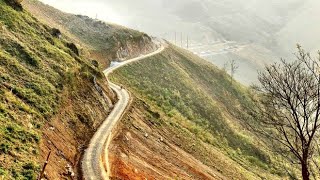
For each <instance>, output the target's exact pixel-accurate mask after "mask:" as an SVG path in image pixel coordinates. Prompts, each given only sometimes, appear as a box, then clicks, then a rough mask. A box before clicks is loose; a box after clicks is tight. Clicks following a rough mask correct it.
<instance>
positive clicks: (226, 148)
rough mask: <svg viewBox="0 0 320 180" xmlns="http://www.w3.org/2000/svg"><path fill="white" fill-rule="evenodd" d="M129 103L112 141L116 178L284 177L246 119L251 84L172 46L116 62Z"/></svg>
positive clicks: (114, 77) (117, 77)
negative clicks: (151, 54) (134, 59)
mask: <svg viewBox="0 0 320 180" xmlns="http://www.w3.org/2000/svg"><path fill="white" fill-rule="evenodd" d="M111 80H112V81H114V82H117V83H122V84H123V85H125V86H126V87H127V88H128V90H129V91H130V92H132V95H133V96H134V102H133V104H134V105H133V106H132V108H130V110H129V113H128V114H127V115H126V116H125V117H124V119H123V120H122V122H121V125H120V126H119V129H118V133H117V135H116V136H115V138H114V140H113V141H112V142H111V145H110V155H109V156H110V157H109V159H110V162H111V163H112V166H111V170H112V171H111V177H113V178H114V179H128V178H130V179H144V178H147V179H170V178H173V179H175V178H177V179H283V178H286V173H284V172H285V171H284V170H283V169H282V167H281V165H280V163H279V161H278V160H279V159H278V158H279V157H277V156H275V155H274V154H272V153H270V152H269V151H268V146H267V145H265V144H262V143H261V141H260V140H259V137H257V136H255V135H254V134H252V133H251V132H250V131H248V130H247V128H246V127H245V126H244V122H245V121H247V120H249V119H250V118H252V117H251V116H250V115H249V113H248V109H247V108H248V107H250V106H252V102H251V100H250V98H249V91H248V89H246V88H245V87H243V86H242V85H240V84H238V83H237V82H235V81H231V80H230V77H229V76H228V75H227V74H226V72H224V71H222V70H219V69H218V68H216V67H215V66H213V65H212V64H210V63H208V62H206V61H204V60H202V59H200V58H198V57H196V56H194V55H193V54H192V53H189V52H187V51H184V50H181V49H178V48H176V47H174V46H171V47H170V48H169V49H167V50H165V51H164V52H163V53H161V54H160V55H157V56H154V57H151V58H148V59H145V60H143V61H139V62H136V63H133V64H131V65H130V66H126V67H124V68H121V69H118V70H116V71H115V72H114V74H113V75H112V77H111Z"/></svg>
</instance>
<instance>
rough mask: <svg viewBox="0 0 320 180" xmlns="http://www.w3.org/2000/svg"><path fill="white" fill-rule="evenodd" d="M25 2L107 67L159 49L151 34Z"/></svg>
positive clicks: (35, 13)
mask: <svg viewBox="0 0 320 180" xmlns="http://www.w3.org/2000/svg"><path fill="white" fill-rule="evenodd" d="M23 5H24V7H25V8H26V9H28V10H29V11H30V12H32V14H33V15H34V16H35V17H37V18H38V19H39V20H41V21H42V22H44V23H46V24H49V25H50V26H51V27H55V28H58V29H60V30H61V31H62V32H63V33H65V34H67V35H68V37H70V38H72V40H73V41H76V42H78V43H79V44H82V45H83V46H85V47H86V48H87V49H88V53H89V57H90V58H93V59H96V60H98V61H99V62H100V63H101V64H102V65H103V67H104V68H107V67H108V65H109V63H110V62H111V61H112V60H115V59H119V60H125V59H130V58H134V57H137V56H139V55H140V54H146V53H148V52H152V51H154V50H156V47H155V46H154V44H153V43H152V40H151V38H150V37H149V36H148V35H147V34H145V33H142V32H139V31H135V30H131V29H128V28H126V27H123V26H119V25H115V24H108V23H105V22H102V21H100V20H97V19H91V18H89V17H87V16H82V15H74V14H68V13H64V12H61V11H59V10H57V9H55V8H53V7H51V6H48V5H45V4H43V3H42V2H40V1H37V0H25V1H24V2H23Z"/></svg>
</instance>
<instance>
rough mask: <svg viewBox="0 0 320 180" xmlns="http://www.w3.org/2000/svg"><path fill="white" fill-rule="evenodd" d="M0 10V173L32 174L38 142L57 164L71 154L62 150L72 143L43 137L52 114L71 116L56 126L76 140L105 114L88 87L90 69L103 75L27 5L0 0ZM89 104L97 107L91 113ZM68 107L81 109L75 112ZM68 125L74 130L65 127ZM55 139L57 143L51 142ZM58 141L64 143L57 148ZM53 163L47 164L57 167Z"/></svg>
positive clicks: (23, 176) (41, 152)
mask: <svg viewBox="0 0 320 180" xmlns="http://www.w3.org/2000/svg"><path fill="white" fill-rule="evenodd" d="M0 12H1V13H0V125H1V126H0V178H4V179H35V178H36V176H37V175H38V173H39V169H40V164H39V163H40V162H41V163H42V162H43V159H44V157H45V156H46V153H47V151H46V152H45V151H44V150H43V149H40V146H43V148H44V149H46V150H47V149H49V148H51V149H52V150H54V152H53V155H52V160H57V161H58V160H59V162H60V161H61V164H60V166H62V169H64V166H65V165H66V164H65V163H70V164H72V163H71V161H73V159H75V158H74V157H73V155H74V154H71V153H69V154H67V153H68V152H69V151H73V149H76V148H74V146H73V145H72V144H70V143H69V142H59V141H58V142H52V139H51V138H50V137H48V134H50V133H47V132H48V131H47V129H45V128H48V125H47V124H48V123H50V122H51V119H54V118H56V117H61V119H60V118H59V119H58V120H56V121H57V124H62V122H64V121H65V123H71V121H72V122H73V124H70V126H67V127H66V129H61V131H65V132H68V133H69V132H72V133H74V135H71V138H70V139H72V140H75V139H78V138H83V134H78V133H91V131H89V130H87V129H90V128H94V127H95V126H97V125H96V124H97V123H99V122H98V121H99V120H103V119H104V118H105V116H106V113H100V112H101V111H103V110H104V106H105V103H104V102H103V100H101V97H99V93H97V92H95V91H94V89H92V87H93V82H92V77H93V75H96V76H97V77H99V78H102V75H101V74H100V73H99V70H98V69H96V68H95V67H94V66H93V65H91V62H89V61H86V60H84V59H83V58H81V57H78V56H77V55H76V54H75V53H73V52H72V50H70V49H69V48H68V47H67V45H66V44H67V43H68V42H67V41H66V40H64V39H58V38H55V37H53V36H52V35H51V34H50V32H51V28H49V27H48V26H45V25H43V24H41V23H40V22H39V21H37V20H36V19H35V18H34V17H33V16H31V15H30V14H29V13H27V12H26V11H16V10H14V9H13V8H11V7H10V6H7V5H6V4H5V3H4V1H3V0H0ZM99 78H98V79H99ZM99 81H100V80H99ZM99 98H100V99H99ZM75 99H78V100H79V99H80V100H81V102H82V103H83V102H87V104H86V106H84V104H82V105H81V104H80V105H79V104H76V101H73V100H75ZM67 101H71V102H69V103H68V106H70V107H71V110H67V109H64V110H63V111H62V110H61V105H62V104H66V102H67ZM90 108H92V109H95V110H96V111H97V113H95V114H93V113H91V114H90V112H88V111H89V110H90V111H92V109H90ZM72 109H77V110H82V111H80V112H78V114H75V112H74V111H75V110H72ZM88 109H89V110H88ZM99 111H100V112H99ZM94 115H95V118H96V119H93V116H94ZM71 125H72V126H71ZM85 126H87V127H85ZM70 127H72V128H74V129H78V130H79V132H78V133H77V130H75V131H71V130H68V129H67V128H69V129H70ZM81 128H82V129H83V130H81ZM70 134H71V133H70ZM70 134H68V136H70ZM43 136H45V140H44V139H43V138H42V137H43ZM66 138H67V137H66ZM83 139H85V138H83ZM48 142H50V143H51V146H50V147H49V145H48ZM54 143H56V144H57V146H58V147H57V146H52V144H54ZM59 143H60V144H61V143H62V145H61V146H63V144H64V145H65V146H68V148H69V149H67V151H64V149H62V148H61V149H59V146H60V144H59ZM64 148H65V147H64ZM58 151H59V152H61V153H66V155H65V157H64V158H63V159H62V158H60V159H59V158H58V157H57V155H56V153H57V152H58ZM77 153H78V152H77ZM69 155H70V157H68V156H69ZM72 165H75V164H72ZM49 166H51V164H49ZM52 166H53V167H54V165H52ZM58 167H59V166H58V165H57V166H56V167H55V168H53V169H51V170H52V171H58V170H61V169H59V168H58ZM49 169H50V167H49ZM52 173H54V172H52ZM58 173H61V171H60V172H57V174H58ZM55 178H58V177H55Z"/></svg>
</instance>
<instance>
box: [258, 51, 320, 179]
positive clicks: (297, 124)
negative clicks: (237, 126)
mask: <svg viewBox="0 0 320 180" xmlns="http://www.w3.org/2000/svg"><path fill="white" fill-rule="evenodd" d="M296 58H297V60H296V61H294V62H286V61H285V60H282V61H281V63H276V64H273V65H270V66H268V67H266V70H265V72H262V73H260V74H259V81H260V83H261V85H262V87H261V90H262V92H263V93H262V98H259V101H260V102H259V103H260V104H261V107H260V108H259V109H260V112H261V114H262V115H263V116H262V118H261V119H260V121H261V122H262V124H263V126H264V129H265V130H264V132H267V136H268V138H269V139H272V141H273V142H274V144H275V145H276V146H277V148H279V150H280V151H278V152H281V153H286V154H282V155H284V156H286V157H287V158H288V159H289V160H290V161H291V162H292V163H296V164H299V165H300V167H301V174H302V177H303V179H304V180H309V179H310V173H311V172H312V169H311V163H312V162H313V157H314V154H315V153H314V152H315V150H316V148H317V146H318V144H317V141H316V140H317V138H319V127H320V120H319V118H320V53H319V57H318V59H313V58H311V56H310V54H309V53H306V52H305V51H304V50H303V49H302V48H301V47H300V46H299V45H298V53H297V54H296Z"/></svg>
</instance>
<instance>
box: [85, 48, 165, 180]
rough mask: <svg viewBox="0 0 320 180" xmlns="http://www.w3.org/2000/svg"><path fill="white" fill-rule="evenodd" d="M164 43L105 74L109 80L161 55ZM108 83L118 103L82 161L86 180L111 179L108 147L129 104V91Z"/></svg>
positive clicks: (117, 65)
mask: <svg viewBox="0 0 320 180" xmlns="http://www.w3.org/2000/svg"><path fill="white" fill-rule="evenodd" d="M163 44H164V43H161V42H159V48H158V50H156V51H154V52H152V53H150V54H147V55H141V56H139V57H136V58H133V59H130V60H127V61H124V62H121V63H115V64H114V65H113V66H111V67H110V68H108V69H106V70H105V71H104V72H103V73H104V74H105V76H106V78H107V79H108V75H109V74H110V73H112V72H113V71H114V70H116V69H118V68H120V67H122V66H124V65H126V64H129V63H132V62H135V61H139V60H142V59H145V58H148V57H151V56H154V55H156V54H158V53H161V52H162V51H163V50H164V49H165V47H164V45H163ZM108 83H109V85H110V87H111V89H112V90H113V91H114V92H115V93H116V94H117V97H118V102H117V103H116V104H115V106H114V109H113V110H112V111H111V113H110V115H109V116H108V117H107V119H106V120H105V121H104V122H103V123H102V125H101V126H100V127H99V129H98V130H97V132H96V133H95V134H94V136H93V138H92V139H91V141H90V144H89V147H88V148H87V149H86V151H85V154H84V157H83V160H82V172H83V178H84V179H85V180H99V179H109V175H110V174H109V173H110V164H109V160H108V147H109V144H110V141H111V133H112V130H113V128H114V126H115V125H116V124H117V122H118V121H119V120H120V119H121V116H122V115H123V114H124V113H125V110H126V107H127V106H128V104H129V101H130V96H129V93H128V91H127V90H125V89H122V88H121V87H120V86H118V85H116V84H114V83H112V82H110V81H109V80H108Z"/></svg>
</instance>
